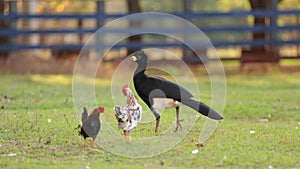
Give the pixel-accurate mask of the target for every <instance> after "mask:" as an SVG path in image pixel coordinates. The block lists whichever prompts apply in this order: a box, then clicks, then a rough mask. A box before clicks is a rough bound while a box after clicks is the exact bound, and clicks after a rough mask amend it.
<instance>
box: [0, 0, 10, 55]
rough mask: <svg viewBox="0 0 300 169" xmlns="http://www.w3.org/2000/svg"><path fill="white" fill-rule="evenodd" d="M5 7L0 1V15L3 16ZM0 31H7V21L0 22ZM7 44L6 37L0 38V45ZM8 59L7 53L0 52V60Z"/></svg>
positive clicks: (2, 0)
mask: <svg viewBox="0 0 300 169" xmlns="http://www.w3.org/2000/svg"><path fill="white" fill-rule="evenodd" d="M5 7H7V4H6V3H5V1H4V0H0V13H1V15H5ZM0 29H8V21H7V20H0ZM8 43H9V39H8V37H7V36H0V45H6V44H8ZM7 57H8V52H7V51H0V59H4V60H6V58H7Z"/></svg>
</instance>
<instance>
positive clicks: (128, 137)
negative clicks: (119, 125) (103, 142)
mask: <svg viewBox="0 0 300 169" xmlns="http://www.w3.org/2000/svg"><path fill="white" fill-rule="evenodd" d="M124 136H125V140H126V143H127V144H130V143H131V137H130V132H128V131H125V130H124Z"/></svg>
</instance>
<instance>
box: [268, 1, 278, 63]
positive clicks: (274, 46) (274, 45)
mask: <svg viewBox="0 0 300 169" xmlns="http://www.w3.org/2000/svg"><path fill="white" fill-rule="evenodd" d="M277 4H278V0H270V5H269V10H270V11H271V13H272V15H271V16H270V28H271V31H270V33H269V36H270V37H269V38H270V51H271V52H272V53H274V54H275V56H276V59H277V60H279V59H280V58H279V55H278V36H277V33H278V31H277V16H278V10H277Z"/></svg>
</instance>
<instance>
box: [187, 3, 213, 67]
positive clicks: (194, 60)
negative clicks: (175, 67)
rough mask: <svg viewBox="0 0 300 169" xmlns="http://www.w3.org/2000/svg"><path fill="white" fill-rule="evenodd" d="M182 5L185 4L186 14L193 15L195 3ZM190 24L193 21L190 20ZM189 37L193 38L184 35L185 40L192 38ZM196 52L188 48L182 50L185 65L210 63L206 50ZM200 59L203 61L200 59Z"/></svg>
mask: <svg viewBox="0 0 300 169" xmlns="http://www.w3.org/2000/svg"><path fill="white" fill-rule="evenodd" d="M182 3H183V11H184V13H191V12H192V6H193V1H192V0H182ZM190 22H191V23H192V21H191V20H190ZM189 36H193V35H184V39H185V40H188V39H189V38H190V37H189ZM194 50H196V51H192V49H190V48H188V47H187V46H184V47H183V48H182V51H183V57H182V60H183V61H184V62H185V63H187V64H203V63H205V62H207V61H208V58H207V56H206V52H207V51H206V49H204V48H195V49H194ZM195 52H197V53H195ZM197 54H200V56H198V55H197ZM200 57H201V59H202V60H201V59H200Z"/></svg>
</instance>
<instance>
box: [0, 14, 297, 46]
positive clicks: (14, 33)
mask: <svg viewBox="0 0 300 169" xmlns="http://www.w3.org/2000/svg"><path fill="white" fill-rule="evenodd" d="M172 14H173V15H176V16H178V17H181V18H184V19H187V20H191V19H202V18H212V19H213V18H218V19H222V18H226V17H227V18H232V19H235V18H238V17H241V18H243V17H249V16H252V17H280V16H292V17H299V18H300V10H255V11H233V12H206V13H172ZM124 16H127V14H102V13H95V14H14V13H10V14H8V15H0V21H9V27H8V28H7V29H0V36H1V37H8V38H9V39H16V38H17V37H19V36H30V35H54V34H57V35H63V34H76V35H92V34H93V33H95V32H96V31H97V30H98V28H66V29H64V28H57V29H42V28H40V29H35V30H28V29H19V28H18V27H17V26H16V23H17V21H19V20H32V19H34V20H37V19H41V20H48V19H51V20H64V19H74V20H84V19H93V20H95V21H101V22H104V21H107V20H112V19H117V18H120V17H124ZM143 16H145V15H143ZM136 19H137V20H141V19H143V20H144V19H162V18H153V16H152V15H149V16H146V18H145V17H143V18H141V17H139V16H137V17H136ZM37 22H38V20H37ZM154 29H155V28H135V27H133V28H111V29H103V30H102V31H103V32H104V33H106V34H134V33H137V32H140V31H141V30H142V31H143V32H153V30H154ZM199 29H200V30H201V31H202V32H203V33H205V34H206V33H208V34H209V33H211V34H214V33H223V34H226V33H259V32H268V33H274V32H276V33H280V32H284V31H298V32H299V33H300V24H299V23H298V24H294V25H277V24H276V23H275V24H272V25H269V26H262V25H255V26H252V25H237V26H211V27H199ZM155 31H159V32H162V33H164V32H165V33H168V34H170V33H172V34H182V35H188V36H190V35H192V34H194V33H197V32H193V31H186V30H185V29H184V28H180V27H179V28H172V27H170V28H164V29H159V30H155ZM189 44H191V45H195V46H198V47H209V46H210V45H211V44H207V43H203V44H201V42H197V41H192V42H190V43H189ZM111 45H113V44H106V43H103V44H101V45H100V46H101V47H108V46H111ZM212 45H214V46H215V47H232V46H241V47H248V46H264V45H274V46H279V45H300V39H298V38H296V39H288V40H282V39H279V38H270V39H267V40H265V39H261V40H248V39H247V40H221V41H220V40H212ZM82 47H83V44H82V43H77V44H55V45H53V44H51V45H50V44H49V45H47V44H37V45H28V44H19V43H18V41H16V40H10V41H9V43H8V44H1V45H0V51H9V52H10V51H16V50H30V49H51V50H79V49H81V48H82ZM93 47H95V46H93ZM96 47H97V46H96ZM124 47H125V48H130V49H134V48H143V47H185V45H184V44H182V43H178V42H175V43H170V42H151V43H150V42H123V43H118V44H115V45H113V48H115V49H118V48H124Z"/></svg>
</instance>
